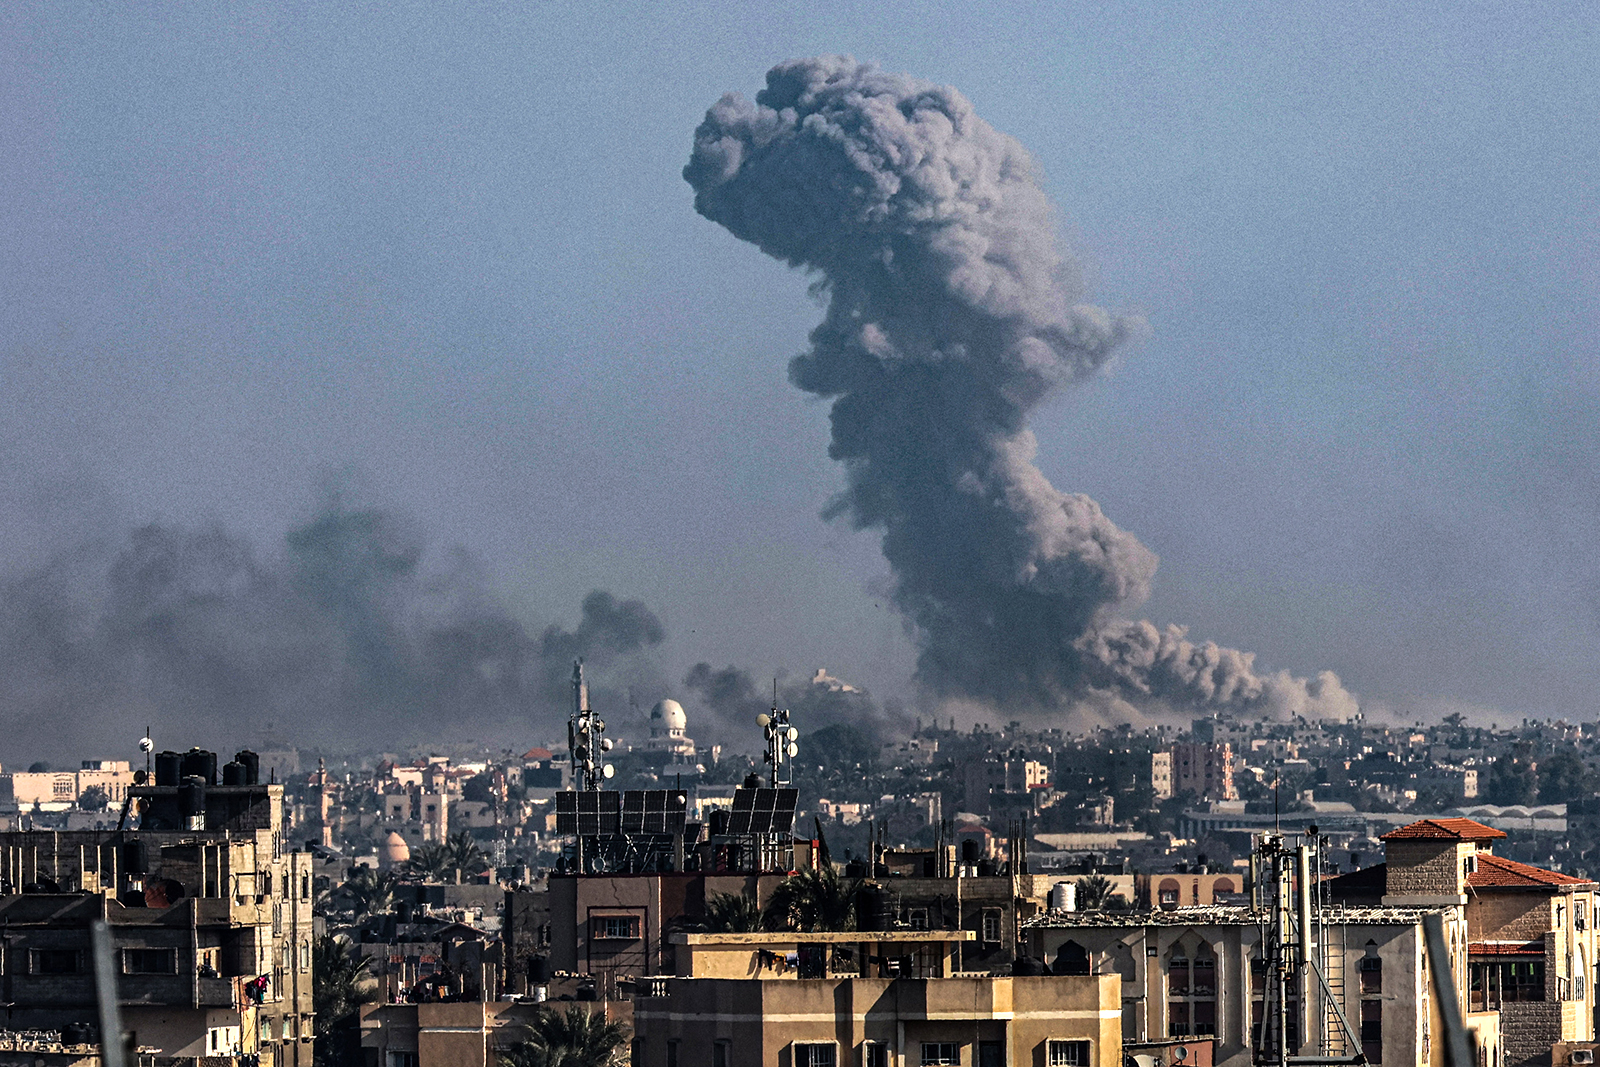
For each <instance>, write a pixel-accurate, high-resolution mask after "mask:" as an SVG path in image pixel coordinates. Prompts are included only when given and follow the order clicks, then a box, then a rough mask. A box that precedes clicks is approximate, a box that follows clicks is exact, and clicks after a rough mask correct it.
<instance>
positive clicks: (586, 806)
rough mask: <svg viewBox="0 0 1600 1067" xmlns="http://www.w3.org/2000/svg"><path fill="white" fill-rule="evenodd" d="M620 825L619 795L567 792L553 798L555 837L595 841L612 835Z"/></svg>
mask: <svg viewBox="0 0 1600 1067" xmlns="http://www.w3.org/2000/svg"><path fill="white" fill-rule="evenodd" d="M621 821H622V794H620V793H614V792H606V791H605V790H599V789H576V790H574V789H568V790H564V791H562V792H559V793H557V794H556V833H558V834H579V835H581V836H583V837H595V836H598V835H600V834H614V833H616V832H617V830H618V828H619V826H620V825H621Z"/></svg>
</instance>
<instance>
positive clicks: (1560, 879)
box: [1467, 852, 1594, 889]
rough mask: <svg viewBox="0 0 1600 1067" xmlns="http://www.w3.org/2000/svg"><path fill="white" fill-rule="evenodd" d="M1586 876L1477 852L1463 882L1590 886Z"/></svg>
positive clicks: (1478, 886)
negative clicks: (1473, 865) (1472, 865)
mask: <svg viewBox="0 0 1600 1067" xmlns="http://www.w3.org/2000/svg"><path fill="white" fill-rule="evenodd" d="M1593 884H1594V882H1593V880H1592V879H1589V878H1575V877H1573V876H1572V875H1570V874H1561V873H1560V872H1559V871H1547V870H1545V869H1544V868H1542V867H1533V866H1530V865H1528V864H1526V863H1518V862H1517V861H1516V860H1508V859H1506V858H1505V857H1504V856H1495V855H1492V854H1490V853H1486V852H1480V853H1479V854H1478V869H1477V870H1475V871H1473V872H1472V873H1471V874H1469V875H1467V885H1468V886H1470V887H1472V888H1474V889H1482V888H1485V887H1491V886H1492V887H1495V888H1511V889H1519V888H1527V889H1534V888H1540V889H1543V888H1549V887H1550V886H1562V885H1593Z"/></svg>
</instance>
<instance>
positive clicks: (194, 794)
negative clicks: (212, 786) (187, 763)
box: [178, 775, 206, 819]
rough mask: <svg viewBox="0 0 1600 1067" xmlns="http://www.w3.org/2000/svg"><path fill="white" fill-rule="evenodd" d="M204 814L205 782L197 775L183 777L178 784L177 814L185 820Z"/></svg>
mask: <svg viewBox="0 0 1600 1067" xmlns="http://www.w3.org/2000/svg"><path fill="white" fill-rule="evenodd" d="M205 813H206V781H205V779H204V778H201V777H199V776H197V775H185V776H184V779H183V781H182V782H179V783H178V814H179V815H181V816H183V817H184V818H185V819H187V818H190V817H192V816H195V815H204V814H205Z"/></svg>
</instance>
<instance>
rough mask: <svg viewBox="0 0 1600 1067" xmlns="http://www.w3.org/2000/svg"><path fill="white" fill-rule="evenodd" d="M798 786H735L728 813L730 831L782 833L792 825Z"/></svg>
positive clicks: (797, 800) (739, 832) (792, 827)
mask: <svg viewBox="0 0 1600 1067" xmlns="http://www.w3.org/2000/svg"><path fill="white" fill-rule="evenodd" d="M799 800H800V790H798V789H793V788H788V787H785V788H782V789H765V788H763V789H735V790H734V791H733V811H732V812H730V813H729V818H728V833H730V834H786V833H788V832H789V831H790V830H792V829H794V809H795V805H796V804H798V803H799Z"/></svg>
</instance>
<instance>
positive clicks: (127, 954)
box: [122, 948, 178, 974]
mask: <svg viewBox="0 0 1600 1067" xmlns="http://www.w3.org/2000/svg"><path fill="white" fill-rule="evenodd" d="M122 973H123V974H177V973H178V952H177V950H176V949H170V948H125V949H123V950H122Z"/></svg>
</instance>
